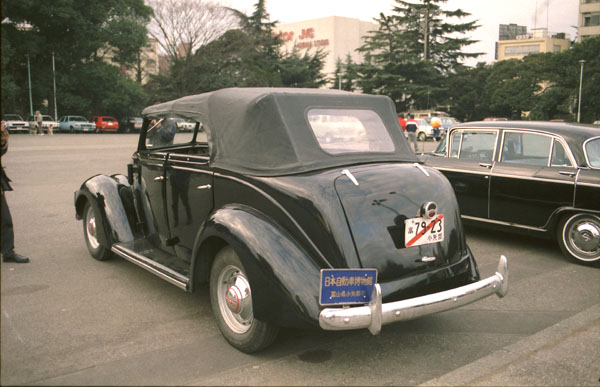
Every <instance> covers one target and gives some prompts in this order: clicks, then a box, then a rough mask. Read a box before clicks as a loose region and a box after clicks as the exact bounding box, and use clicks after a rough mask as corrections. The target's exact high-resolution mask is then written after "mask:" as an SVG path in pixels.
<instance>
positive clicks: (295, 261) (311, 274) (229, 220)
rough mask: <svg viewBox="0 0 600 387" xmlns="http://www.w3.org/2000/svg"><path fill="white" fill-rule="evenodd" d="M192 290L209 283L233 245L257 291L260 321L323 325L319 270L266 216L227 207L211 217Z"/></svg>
mask: <svg viewBox="0 0 600 387" xmlns="http://www.w3.org/2000/svg"><path fill="white" fill-rule="evenodd" d="M195 246H196V247H195V249H194V254H193V255H192V256H193V257H194V259H193V262H192V272H193V273H194V278H193V281H192V288H191V289H190V291H194V287H195V286H197V285H198V284H199V283H201V282H204V281H206V280H207V279H208V278H209V276H210V269H211V265H212V263H213V260H214V258H215V256H216V255H217V253H218V252H219V251H220V250H221V249H222V248H223V247H225V246H231V247H232V248H233V249H234V251H235V252H236V254H237V255H238V257H239V258H240V261H241V262H242V265H243V266H244V269H245V271H246V275H247V276H248V279H249V281H250V284H251V287H252V294H253V297H252V304H253V309H254V314H255V316H256V317H257V318H258V319H260V320H263V321H269V322H273V323H275V324H277V325H283V326H292V327H306V326H318V315H319V312H320V307H319V305H318V291H319V281H320V269H321V268H320V267H319V266H318V264H317V263H316V262H315V260H313V259H312V258H311V257H310V255H309V254H308V253H307V252H306V251H305V249H303V248H302V247H301V246H300V244H299V243H298V242H297V241H295V240H294V238H293V237H292V236H291V235H290V234H289V233H288V232H287V231H286V230H284V229H283V228H281V227H280V226H278V225H277V223H276V222H274V221H273V220H272V219H269V218H268V217H267V216H266V215H265V214H262V213H260V212H258V211H257V210H255V209H253V208H250V207H247V206H244V205H228V206H226V207H224V208H221V209H219V210H217V211H215V212H213V214H211V216H210V217H209V219H208V220H207V221H206V222H205V224H204V225H203V227H202V229H201V231H200V232H199V234H198V237H197V239H196V244H195Z"/></svg>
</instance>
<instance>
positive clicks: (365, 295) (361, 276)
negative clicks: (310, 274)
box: [319, 269, 377, 305]
mask: <svg viewBox="0 0 600 387" xmlns="http://www.w3.org/2000/svg"><path fill="white" fill-rule="evenodd" d="M376 283H377V269H322V270H321V292H320V295H319V303H320V304H321V305H335V304H337V305H340V304H343V305H346V304H364V303H367V302H369V301H371V292H372V291H373V287H374V286H375V284H376Z"/></svg>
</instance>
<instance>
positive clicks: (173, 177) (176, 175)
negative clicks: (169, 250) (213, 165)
mask: <svg viewBox="0 0 600 387" xmlns="http://www.w3.org/2000/svg"><path fill="white" fill-rule="evenodd" d="M207 153H208V152H207ZM166 165H167V166H166V208H167V214H168V220H169V228H170V235H171V238H172V241H173V246H174V248H175V252H176V254H177V256H178V257H179V258H181V259H183V260H185V261H190V260H191V254H192V248H193V246H194V240H195V238H196V235H197V233H198V230H199V228H200V226H201V225H202V223H203V222H204V220H205V219H206V217H207V216H208V215H209V214H210V212H211V211H212V208H213V172H212V171H211V170H210V169H209V166H208V157H203V156H190V155H186V154H171V155H170V157H169V159H168V161H167V164H166Z"/></svg>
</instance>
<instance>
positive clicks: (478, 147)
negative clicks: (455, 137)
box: [458, 131, 497, 162]
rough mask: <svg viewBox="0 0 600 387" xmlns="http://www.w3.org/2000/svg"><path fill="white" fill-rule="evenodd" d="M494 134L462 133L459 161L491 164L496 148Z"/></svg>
mask: <svg viewBox="0 0 600 387" xmlns="http://www.w3.org/2000/svg"><path fill="white" fill-rule="evenodd" d="M496 136H497V134H496V133H493V132H466V131H465V132H464V133H463V137H462V143H461V147H460V154H459V156H458V158H459V159H461V160H473V161H478V162H481V161H482V162H492V160H493V158H494V148H495V146H496Z"/></svg>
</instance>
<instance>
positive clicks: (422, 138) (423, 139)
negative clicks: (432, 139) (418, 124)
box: [417, 132, 427, 141]
mask: <svg viewBox="0 0 600 387" xmlns="http://www.w3.org/2000/svg"><path fill="white" fill-rule="evenodd" d="M417 138H418V140H419V141H425V139H426V138H427V136H426V135H425V133H424V132H421V133H419V136H418V137H417Z"/></svg>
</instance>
